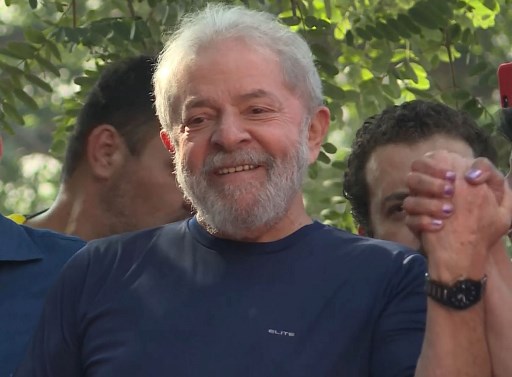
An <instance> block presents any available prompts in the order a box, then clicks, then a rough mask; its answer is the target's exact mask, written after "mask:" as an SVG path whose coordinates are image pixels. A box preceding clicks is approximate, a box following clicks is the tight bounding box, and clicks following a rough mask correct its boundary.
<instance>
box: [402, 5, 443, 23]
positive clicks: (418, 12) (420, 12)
mask: <svg viewBox="0 0 512 377" xmlns="http://www.w3.org/2000/svg"><path fill="white" fill-rule="evenodd" d="M432 8H434V7H433V6H429V5H428V4H426V3H425V2H418V3H416V4H415V5H414V6H413V7H412V8H410V9H409V11H408V14H409V16H411V18H412V19H413V20H414V22H416V23H417V24H419V25H421V26H424V27H426V28H427V29H438V28H439V27H440V26H441V25H443V24H444V21H443V19H440V18H438V17H436V16H434V15H433V14H432Z"/></svg>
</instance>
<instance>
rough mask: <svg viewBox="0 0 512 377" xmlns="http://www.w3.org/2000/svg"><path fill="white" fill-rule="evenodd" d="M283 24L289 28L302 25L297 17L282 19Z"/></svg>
mask: <svg viewBox="0 0 512 377" xmlns="http://www.w3.org/2000/svg"><path fill="white" fill-rule="evenodd" d="M280 20H281V22H282V23H283V24H285V25H288V26H296V25H298V24H300V18H299V17H297V16H291V17H281V18H280Z"/></svg>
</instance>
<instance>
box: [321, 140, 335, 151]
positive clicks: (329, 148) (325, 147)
mask: <svg viewBox="0 0 512 377" xmlns="http://www.w3.org/2000/svg"><path fill="white" fill-rule="evenodd" d="M322 148H323V150H324V151H325V153H329V154H334V153H336V152H337V151H338V148H336V146H335V145H334V144H332V143H328V142H327V143H324V144H323V145H322Z"/></svg>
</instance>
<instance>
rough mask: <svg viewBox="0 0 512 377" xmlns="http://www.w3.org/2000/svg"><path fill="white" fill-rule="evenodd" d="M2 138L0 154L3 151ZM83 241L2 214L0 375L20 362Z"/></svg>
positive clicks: (6, 373) (0, 252)
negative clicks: (50, 293) (63, 270)
mask: <svg viewBox="0 0 512 377" xmlns="http://www.w3.org/2000/svg"><path fill="white" fill-rule="evenodd" d="M1 145H2V141H1V139H0V155H1V151H2V147H1ZM84 244H85V243H84V241H82V240H80V239H78V238H75V237H71V236H66V235H62V234H59V233H54V232H51V231H47V230H35V229H31V228H28V227H25V226H20V225H17V224H15V223H14V222H12V221H11V220H9V219H6V218H5V217H3V216H2V215H0V376H2V377H3V376H10V375H11V373H13V372H14V369H15V368H16V366H17V365H18V363H19V362H20V361H21V359H22V357H23V354H24V353H25V351H26V348H27V345H28V343H29V340H30V337H31V335H32V333H33V331H34V328H35V326H36V323H37V320H38V318H39V316H40V314H41V308H42V306H43V299H44V297H45V294H46V291H47V290H48V288H49V287H50V286H51V285H53V283H54V282H55V280H56V279H57V276H58V273H59V271H60V270H61V268H62V266H63V265H64V264H65V263H66V262H67V260H68V259H69V258H70V257H71V256H72V255H73V254H74V253H75V252H76V251H77V250H78V249H80V248H81V247H82V246H84Z"/></svg>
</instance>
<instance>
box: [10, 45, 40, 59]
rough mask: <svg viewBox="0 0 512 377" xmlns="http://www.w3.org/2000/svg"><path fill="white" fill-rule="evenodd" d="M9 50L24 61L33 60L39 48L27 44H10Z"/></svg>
mask: <svg viewBox="0 0 512 377" xmlns="http://www.w3.org/2000/svg"><path fill="white" fill-rule="evenodd" d="M7 49H8V50H9V51H11V52H12V53H14V54H17V55H18V56H20V57H21V58H22V59H32V58H33V57H34V54H35V53H36V51H37V48H35V47H34V46H32V45H31V44H29V43H27V42H9V43H8V44H7Z"/></svg>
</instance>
